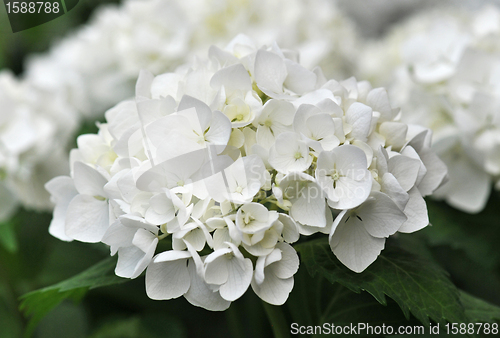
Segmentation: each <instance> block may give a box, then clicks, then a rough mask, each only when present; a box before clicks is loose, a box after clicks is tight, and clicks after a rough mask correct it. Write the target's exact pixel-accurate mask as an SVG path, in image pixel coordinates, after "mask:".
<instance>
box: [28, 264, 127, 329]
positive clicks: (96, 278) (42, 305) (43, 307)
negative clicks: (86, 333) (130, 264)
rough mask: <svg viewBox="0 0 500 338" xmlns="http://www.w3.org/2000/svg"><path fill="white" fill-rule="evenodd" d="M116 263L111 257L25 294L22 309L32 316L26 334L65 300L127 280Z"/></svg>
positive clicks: (75, 298) (80, 296)
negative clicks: (116, 273)
mask: <svg viewBox="0 0 500 338" xmlns="http://www.w3.org/2000/svg"><path fill="white" fill-rule="evenodd" d="M115 265H116V258H114V257H109V258H107V259H105V260H103V261H102V262H100V263H98V264H96V265H94V266H92V267H91V268H89V269H87V270H85V271H83V272H82V273H80V274H78V275H76V276H74V277H72V278H70V279H67V280H65V281H63V282H60V283H57V284H55V285H52V286H49V287H46V288H43V289H40V290H36V291H32V292H30V293H27V294H25V295H23V296H22V297H21V305H20V309H21V310H22V311H23V312H24V314H25V316H30V320H29V323H28V327H27V330H26V336H30V335H31V334H32V333H33V330H34V329H35V327H36V325H37V324H38V322H39V321H40V320H41V319H42V318H43V317H44V316H45V315H46V314H47V313H48V312H50V310H52V309H53V308H54V307H56V306H57V305H59V304H60V303H61V302H62V301H63V300H65V299H71V300H75V301H78V300H80V299H81V298H82V297H83V296H84V295H85V293H86V292H87V291H88V290H89V289H94V288H97V287H102V286H107V285H113V284H118V283H123V282H124V281H126V279H123V278H120V277H117V276H116V275H115V274H114V271H113V270H114V267H115Z"/></svg>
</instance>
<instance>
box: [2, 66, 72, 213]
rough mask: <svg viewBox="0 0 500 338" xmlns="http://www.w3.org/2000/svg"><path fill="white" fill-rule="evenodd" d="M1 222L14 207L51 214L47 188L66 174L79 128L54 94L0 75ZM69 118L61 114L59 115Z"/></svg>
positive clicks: (4, 73)
mask: <svg viewBox="0 0 500 338" xmlns="http://www.w3.org/2000/svg"><path fill="white" fill-rule="evenodd" d="M0 106H1V107H2V113H1V114H0V200H1V201H2V202H1V203H0V221H3V220H6V219H8V218H9V217H10V216H11V215H12V213H13V212H14V210H15V209H16V206H17V205H18V204H19V203H22V204H23V205H24V206H26V207H28V208H31V209H36V210H46V211H50V210H52V207H53V205H52V203H51V202H50V199H49V194H48V193H47V191H46V190H45V188H44V184H45V183H46V182H47V181H48V180H49V179H51V178H53V177H55V176H58V175H62V174H67V173H68V169H67V163H68V158H67V147H69V144H68V143H69V140H70V137H71V136H72V134H73V132H74V131H75V129H76V127H77V116H76V112H75V111H73V110H72V109H71V107H69V106H68V105H66V104H65V100H64V99H63V98H62V97H61V96H60V95H51V94H48V93H46V92H43V91H41V90H38V89H36V88H34V87H33V86H30V85H29V84H28V83H26V82H24V81H19V80H17V79H16V78H15V76H14V75H13V74H12V73H11V72H9V71H7V70H4V71H1V72H0ZM60 111H65V114H64V115H62V116H58V114H57V113H58V112H60Z"/></svg>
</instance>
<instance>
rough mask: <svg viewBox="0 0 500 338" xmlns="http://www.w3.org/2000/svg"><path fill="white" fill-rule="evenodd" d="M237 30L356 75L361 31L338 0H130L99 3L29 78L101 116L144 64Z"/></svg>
mask: <svg viewBox="0 0 500 338" xmlns="http://www.w3.org/2000/svg"><path fill="white" fill-rule="evenodd" d="M234 32H238V33H244V34H247V35H249V36H252V37H253V38H255V39H257V38H258V39H260V40H259V41H258V42H259V43H261V44H265V43H269V41H275V40H276V41H277V42H278V43H280V45H282V46H286V47H288V48H291V47H293V48H295V49H298V50H300V51H301V55H302V58H303V60H302V61H303V62H304V61H305V62H307V64H308V65H310V66H312V65H316V64H318V63H319V62H320V61H323V60H326V59H329V61H328V63H325V65H328V66H331V67H328V68H327V70H328V71H331V72H334V75H342V76H344V75H346V74H351V73H352V72H351V69H350V68H349V67H350V66H351V62H350V60H351V59H352V57H351V55H352V54H354V51H355V44H356V41H357V39H356V33H355V29H354V25H353V24H352V23H351V21H350V20H349V19H348V18H347V17H346V16H345V15H343V14H342V13H341V12H340V11H339V10H338V9H337V7H336V5H335V2H334V1H330V0H313V1H307V2H306V1H303V0H279V1H273V2H269V1H264V0H257V1H249V0H241V1H233V0H221V1H204V0H183V1H178V0H171V1H164V0H147V1H142V0H141V1H138V0H125V1H123V4H121V5H120V6H106V7H102V8H100V9H99V10H98V11H97V12H96V15H95V16H94V17H93V19H92V20H91V22H90V23H89V24H87V25H86V26H84V27H83V29H80V30H79V31H77V32H75V33H73V34H71V35H69V36H68V37H67V38H66V39H63V40H62V41H61V42H60V43H58V44H57V45H55V46H54V47H53V48H52V50H51V51H50V52H49V53H47V54H42V55H39V56H35V57H32V58H31V59H30V60H29V62H28V64H27V66H26V69H27V71H26V77H27V79H28V81H30V82H31V83H33V84H35V85H36V86H39V87H42V88H50V89H51V90H52V91H54V92H59V93H65V94H66V96H67V99H68V102H69V103H70V104H72V105H73V106H74V107H75V108H77V109H78V111H79V112H80V113H81V114H83V115H84V116H86V117H88V118H91V119H95V118H100V117H101V116H102V112H103V111H104V110H105V109H108V108H109V107H111V106H112V105H114V104H115V103H116V102H118V101H120V100H123V99H126V98H129V97H131V96H133V91H134V83H135V79H136V78H137V74H138V73H139V71H140V70H141V69H147V70H149V71H151V72H153V73H154V74H159V73H163V72H166V71H172V70H173V69H175V67H177V66H178V65H180V64H183V63H185V62H187V61H189V60H187V59H186V56H187V55H189V56H191V57H192V56H194V55H196V54H197V53H198V52H199V53H202V54H203V53H204V52H205V51H206V49H207V48H208V47H209V46H210V45H212V44H225V43H227V41H229V40H230V39H231V38H232V37H233V36H234Z"/></svg>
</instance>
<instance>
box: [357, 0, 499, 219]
mask: <svg viewBox="0 0 500 338" xmlns="http://www.w3.org/2000/svg"><path fill="white" fill-rule="evenodd" d="M499 46H500V10H499V9H498V8H497V7H495V6H492V5H490V6H486V7H483V8H482V9H480V10H478V11H475V12H474V11H473V12H465V11H461V10H458V9H456V8H455V9H454V8H447V7H446V8H443V9H439V10H435V11H432V12H424V13H422V14H418V15H416V16H414V17H412V18H411V19H410V20H408V22H405V23H404V24H401V25H399V26H396V27H395V28H394V29H393V31H392V33H391V34H390V35H389V36H388V37H386V38H385V39H384V40H382V41H379V42H376V43H374V44H373V45H371V46H370V47H369V48H368V49H367V50H366V52H365V53H360V55H363V57H361V58H360V60H359V62H360V69H361V74H363V75H364V76H366V77H367V78H369V79H371V80H372V81H375V82H377V83H382V84H383V85H387V86H388V87H389V89H390V93H391V97H392V98H394V100H395V102H396V103H397V104H398V105H400V106H401V107H402V109H403V111H404V114H403V117H404V121H406V122H408V123H419V124H422V125H424V126H426V127H428V128H430V129H432V130H433V132H434V145H433V147H434V149H435V151H436V152H437V153H438V154H439V156H440V157H441V158H442V159H443V161H444V162H445V163H446V164H447V166H448V168H449V183H448V184H446V185H444V186H443V187H442V188H441V189H439V190H438V191H437V192H436V194H435V195H436V196H437V197H440V198H442V199H445V200H446V201H447V202H448V203H449V204H450V205H452V206H454V207H456V208H458V209H461V210H463V211H465V212H470V213H475V212H479V211H481V210H482V209H483V208H484V207H485V205H486V202H487V200H488V197H489V194H490V191H491V185H492V183H494V184H495V187H496V188H497V189H500V183H499V182H500V180H499V179H500V113H499V112H500V109H499V108H500V77H499V74H500V48H499Z"/></svg>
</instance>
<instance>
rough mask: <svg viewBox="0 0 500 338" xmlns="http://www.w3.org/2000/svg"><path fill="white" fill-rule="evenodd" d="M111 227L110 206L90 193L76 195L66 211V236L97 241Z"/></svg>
mask: <svg viewBox="0 0 500 338" xmlns="http://www.w3.org/2000/svg"><path fill="white" fill-rule="evenodd" d="M108 227H109V206H108V203H107V202H106V201H101V200H98V199H96V198H94V197H93V196H89V195H77V196H75V197H74V198H73V199H72V200H71V202H70V203H69V206H68V211H67V212H66V236H68V237H70V238H73V239H76V240H78V241H82V242H87V243H96V242H100V241H101V240H102V237H103V236H104V234H105V233H106V230H107V229H108Z"/></svg>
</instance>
